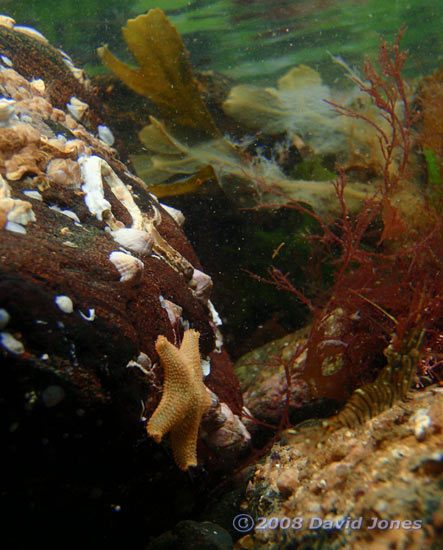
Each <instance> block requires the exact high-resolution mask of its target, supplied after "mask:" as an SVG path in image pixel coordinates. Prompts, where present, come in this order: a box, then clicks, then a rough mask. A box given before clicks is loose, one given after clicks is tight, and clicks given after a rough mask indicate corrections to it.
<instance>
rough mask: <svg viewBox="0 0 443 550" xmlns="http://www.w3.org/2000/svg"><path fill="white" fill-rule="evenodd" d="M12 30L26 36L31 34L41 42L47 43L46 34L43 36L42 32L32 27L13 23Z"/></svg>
mask: <svg viewBox="0 0 443 550" xmlns="http://www.w3.org/2000/svg"><path fill="white" fill-rule="evenodd" d="M14 30H15V31H17V32H21V33H22V34H26V35H27V36H31V37H32V38H34V39H35V40H38V41H39V42H43V44H48V43H49V42H48V39H47V38H46V36H43V34H42V33H41V32H39V31H37V30H36V29H34V28H32V27H25V26H22V25H14Z"/></svg>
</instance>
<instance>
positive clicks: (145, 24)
mask: <svg viewBox="0 0 443 550" xmlns="http://www.w3.org/2000/svg"><path fill="white" fill-rule="evenodd" d="M122 31H123V38H124V39H125V41H126V43H127V45H128V48H129V50H130V51H131V53H132V54H133V56H134V58H135V60H136V61H137V63H138V65H139V68H138V69H134V68H132V67H129V66H128V65H126V63H123V62H122V61H119V60H118V59H117V58H116V57H114V56H113V55H112V53H111V52H110V51H109V49H108V47H107V46H103V47H101V48H98V50H97V53H98V55H99V57H100V58H101V60H102V62H103V63H104V64H105V65H106V66H107V67H108V69H109V70H111V71H112V72H113V73H114V74H115V75H116V76H118V77H119V78H120V79H121V80H122V81H123V82H124V83H125V84H126V85H127V86H129V88H131V89H132V90H134V91H135V92H137V93H138V94H140V95H143V96H145V97H148V98H149V99H150V100H152V101H153V102H154V103H155V104H156V105H157V107H158V108H159V109H160V111H161V113H162V116H164V117H165V118H166V119H167V120H168V122H169V123H170V124H171V125H172V126H173V127H176V126H179V127H180V126H182V127H187V128H193V129H195V130H197V131H199V132H202V133H203V134H206V135H207V136H211V137H219V136H220V132H219V131H218V129H217V127H216V126H215V124H214V121H213V120H212V117H211V115H210V114H209V111H208V109H207V108H206V105H205V103H204V102H203V99H202V98H201V96H200V93H199V91H198V87H197V83H196V81H195V79H194V77H193V74H192V70H191V65H190V63H189V53H188V51H187V50H186V48H185V46H184V44H183V41H182V39H181V37H180V34H179V33H178V31H177V29H176V28H175V26H174V25H172V23H170V21H169V20H168V18H167V17H166V15H165V14H164V13H163V11H162V10H161V9H159V8H156V9H153V10H150V11H149V12H148V13H147V14H145V15H139V16H138V17H137V18H136V19H129V20H128V22H127V26H126V27H123V29H122Z"/></svg>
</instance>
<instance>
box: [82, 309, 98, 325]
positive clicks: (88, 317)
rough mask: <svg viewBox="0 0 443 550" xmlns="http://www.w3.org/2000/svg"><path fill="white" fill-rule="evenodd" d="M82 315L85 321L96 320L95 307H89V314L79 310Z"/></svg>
mask: <svg viewBox="0 0 443 550" xmlns="http://www.w3.org/2000/svg"><path fill="white" fill-rule="evenodd" d="M79 314H80V317H82V318H83V319H84V320H85V321H88V322H89V323H92V321H94V320H95V309H94V308H93V307H91V309H88V315H86V314H85V313H83V311H80V310H79Z"/></svg>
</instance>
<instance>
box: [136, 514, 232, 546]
mask: <svg viewBox="0 0 443 550" xmlns="http://www.w3.org/2000/svg"><path fill="white" fill-rule="evenodd" d="M172 548H180V549H181V550H194V549H196V548H199V549H201V550H232V548H233V542H232V538H231V536H230V534H229V533H228V531H226V530H225V529H223V527H221V526H220V525H217V524H215V523H212V522H209V521H203V522H198V521H191V520H185V521H180V522H179V523H177V525H175V526H174V528H173V529H171V531H168V532H166V533H164V534H163V535H161V536H160V537H158V538H156V539H155V540H153V541H152V542H150V543H149V544H148V546H147V547H146V550H170V549H172Z"/></svg>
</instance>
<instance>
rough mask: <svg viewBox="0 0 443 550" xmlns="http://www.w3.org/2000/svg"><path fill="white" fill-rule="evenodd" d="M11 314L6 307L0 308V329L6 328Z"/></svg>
mask: <svg viewBox="0 0 443 550" xmlns="http://www.w3.org/2000/svg"><path fill="white" fill-rule="evenodd" d="M10 319H11V316H10V315H9V313H8V312H7V311H6V309H5V308H3V307H2V308H0V329H4V328H5V326H6V325H7V324H8V323H9V320H10Z"/></svg>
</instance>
